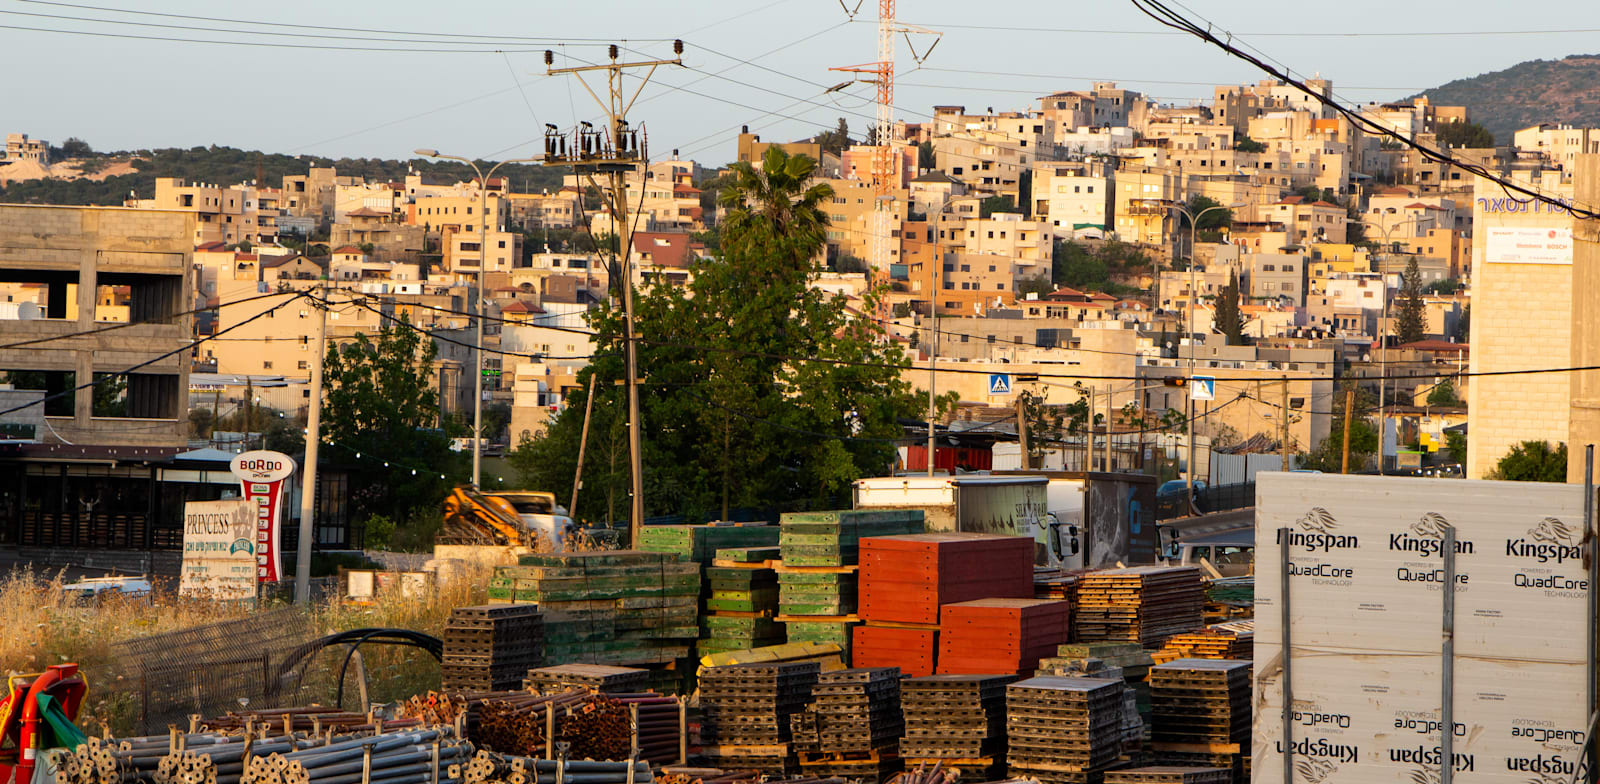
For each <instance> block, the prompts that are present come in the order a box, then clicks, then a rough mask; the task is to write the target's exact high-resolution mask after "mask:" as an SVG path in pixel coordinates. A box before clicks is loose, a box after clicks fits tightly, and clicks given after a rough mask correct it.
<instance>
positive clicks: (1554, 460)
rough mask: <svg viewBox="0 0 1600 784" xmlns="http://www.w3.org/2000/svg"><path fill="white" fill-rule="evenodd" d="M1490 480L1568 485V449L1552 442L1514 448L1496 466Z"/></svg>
mask: <svg viewBox="0 0 1600 784" xmlns="http://www.w3.org/2000/svg"><path fill="white" fill-rule="evenodd" d="M1489 478H1490V479H1505V480H1509V481H1512V482H1565V481H1567V445H1566V444H1558V445H1556V446H1554V447H1552V446H1550V442H1549V441H1524V442H1522V443H1520V444H1517V445H1516V446H1514V447H1511V451H1509V452H1507V453H1506V455H1505V457H1502V458H1500V462H1498V463H1496V464H1495V467H1494V471H1493V472H1492V473H1491V474H1490V475H1489Z"/></svg>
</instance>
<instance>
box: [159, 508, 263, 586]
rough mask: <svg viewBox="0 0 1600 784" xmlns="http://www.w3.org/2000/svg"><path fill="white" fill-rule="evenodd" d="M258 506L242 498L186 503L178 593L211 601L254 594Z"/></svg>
mask: <svg viewBox="0 0 1600 784" xmlns="http://www.w3.org/2000/svg"><path fill="white" fill-rule="evenodd" d="M255 510H256V507H255V504H254V503H252V502H251V501H249V500H248V499H244V498H235V499H231V500H227V501H190V502H189V503H186V504H184V505H183V573H182V574H181V575H180V576H179V578H178V593H179V595H182V596H201V597H207V598H212V599H224V600H231V599H253V598H255V595H256V543H255V539H256V535H255V531H256V513H255Z"/></svg>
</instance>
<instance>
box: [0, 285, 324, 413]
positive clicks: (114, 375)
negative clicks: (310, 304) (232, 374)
mask: <svg viewBox="0 0 1600 784" xmlns="http://www.w3.org/2000/svg"><path fill="white" fill-rule="evenodd" d="M304 296H306V295H305V294H304V293H301V294H299V295H297V296H295V297H292V298H290V299H287V300H284V301H283V302H281V303H279V304H277V305H273V306H272V307H270V308H267V309H266V310H263V311H261V312H260V313H257V314H255V315H254V316H251V317H250V318H247V319H245V320H244V321H241V322H239V323H237V324H234V325H233V326H231V327H228V328H227V329H224V330H222V331H221V332H218V333H217V334H216V335H211V336H209V337H203V338H199V339H198V340H194V341H191V342H190V343H189V344H188V345H185V346H183V347H182V348H178V349H174V350H172V351H168V352H166V353H164V354H160V355H157V356H154V357H151V358H150V359H147V360H145V361H143V362H140V363H139V364H137V365H134V366H133V367H130V368H127V369H126V370H119V371H115V372H111V373H102V374H101V375H100V378H99V379H94V380H91V381H89V382H88V383H84V384H79V385H77V386H75V387H73V388H71V389H64V390H62V391H60V392H57V393H55V394H53V395H45V396H44V397H41V398H39V399H38V400H34V401H30V402H27V403H23V404H22V405H20V406H12V407H11V408H8V409H5V410H4V411H0V417H3V416H5V415H7V414H12V413H15V412H18V411H21V410H23V409H25V408H31V407H33V406H42V405H44V404H45V403H47V402H49V401H51V400H55V399H57V398H62V397H66V396H67V395H71V394H75V393H76V392H77V391H78V390H80V389H88V388H90V387H93V386H95V385H98V384H103V383H105V382H106V381H108V380H110V379H113V378H117V377H119V376H128V375H132V374H133V371H135V370H138V369H139V368H142V367H144V366H146V365H153V364H155V363H157V362H160V361H161V360H163V359H166V358H167V357H171V356H175V355H177V354H182V353H184V352H185V351H189V350H191V349H193V348H194V347H195V346H198V345H200V344H201V343H205V342H208V341H210V340H212V339H213V338H216V337H218V336H221V335H224V334H226V333H228V332H230V331H232V330H235V329H238V328H240V327H242V326H244V325H246V324H249V323H250V322H252V321H255V320H256V319H259V318H262V317H264V316H266V315H267V314H269V313H272V312H273V311H275V310H278V309H279V308H284V307H287V306H288V305H289V304H290V303H292V302H294V301H295V300H297V299H300V298H301V297H304Z"/></svg>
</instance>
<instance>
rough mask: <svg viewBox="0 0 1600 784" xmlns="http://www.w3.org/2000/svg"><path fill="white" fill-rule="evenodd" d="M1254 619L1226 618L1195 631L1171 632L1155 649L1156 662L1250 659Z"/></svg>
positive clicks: (1252, 652) (1253, 650)
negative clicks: (1230, 619) (1160, 646)
mask: <svg viewBox="0 0 1600 784" xmlns="http://www.w3.org/2000/svg"><path fill="white" fill-rule="evenodd" d="M1255 625H1256V623H1255V621H1253V620H1249V621H1229V622H1227V623H1217V624H1212V625H1210V626H1207V627H1206V628H1204V629H1201V630H1200V631H1197V632H1189V633H1187V634H1179V635H1174V636H1173V637H1172V638H1171V639H1169V640H1167V644H1166V645H1164V646H1162V648H1161V650H1160V651H1159V652H1157V653H1156V655H1155V656H1156V660H1157V661H1159V662H1169V661H1176V660H1178V659H1251V658H1254V656H1255V647H1256V646H1255V636H1256V631H1255Z"/></svg>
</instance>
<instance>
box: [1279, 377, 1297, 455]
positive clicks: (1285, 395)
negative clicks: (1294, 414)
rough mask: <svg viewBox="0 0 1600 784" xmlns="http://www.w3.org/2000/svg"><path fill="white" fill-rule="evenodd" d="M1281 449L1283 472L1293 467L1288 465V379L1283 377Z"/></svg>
mask: <svg viewBox="0 0 1600 784" xmlns="http://www.w3.org/2000/svg"><path fill="white" fill-rule="evenodd" d="M1279 446H1281V447H1282V449H1283V470H1285V471H1290V470H1293V469H1294V466H1292V465H1290V464H1289V457H1290V451H1289V377H1288V376H1284V377H1283V441H1282V443H1281V444H1280V445H1279Z"/></svg>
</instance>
